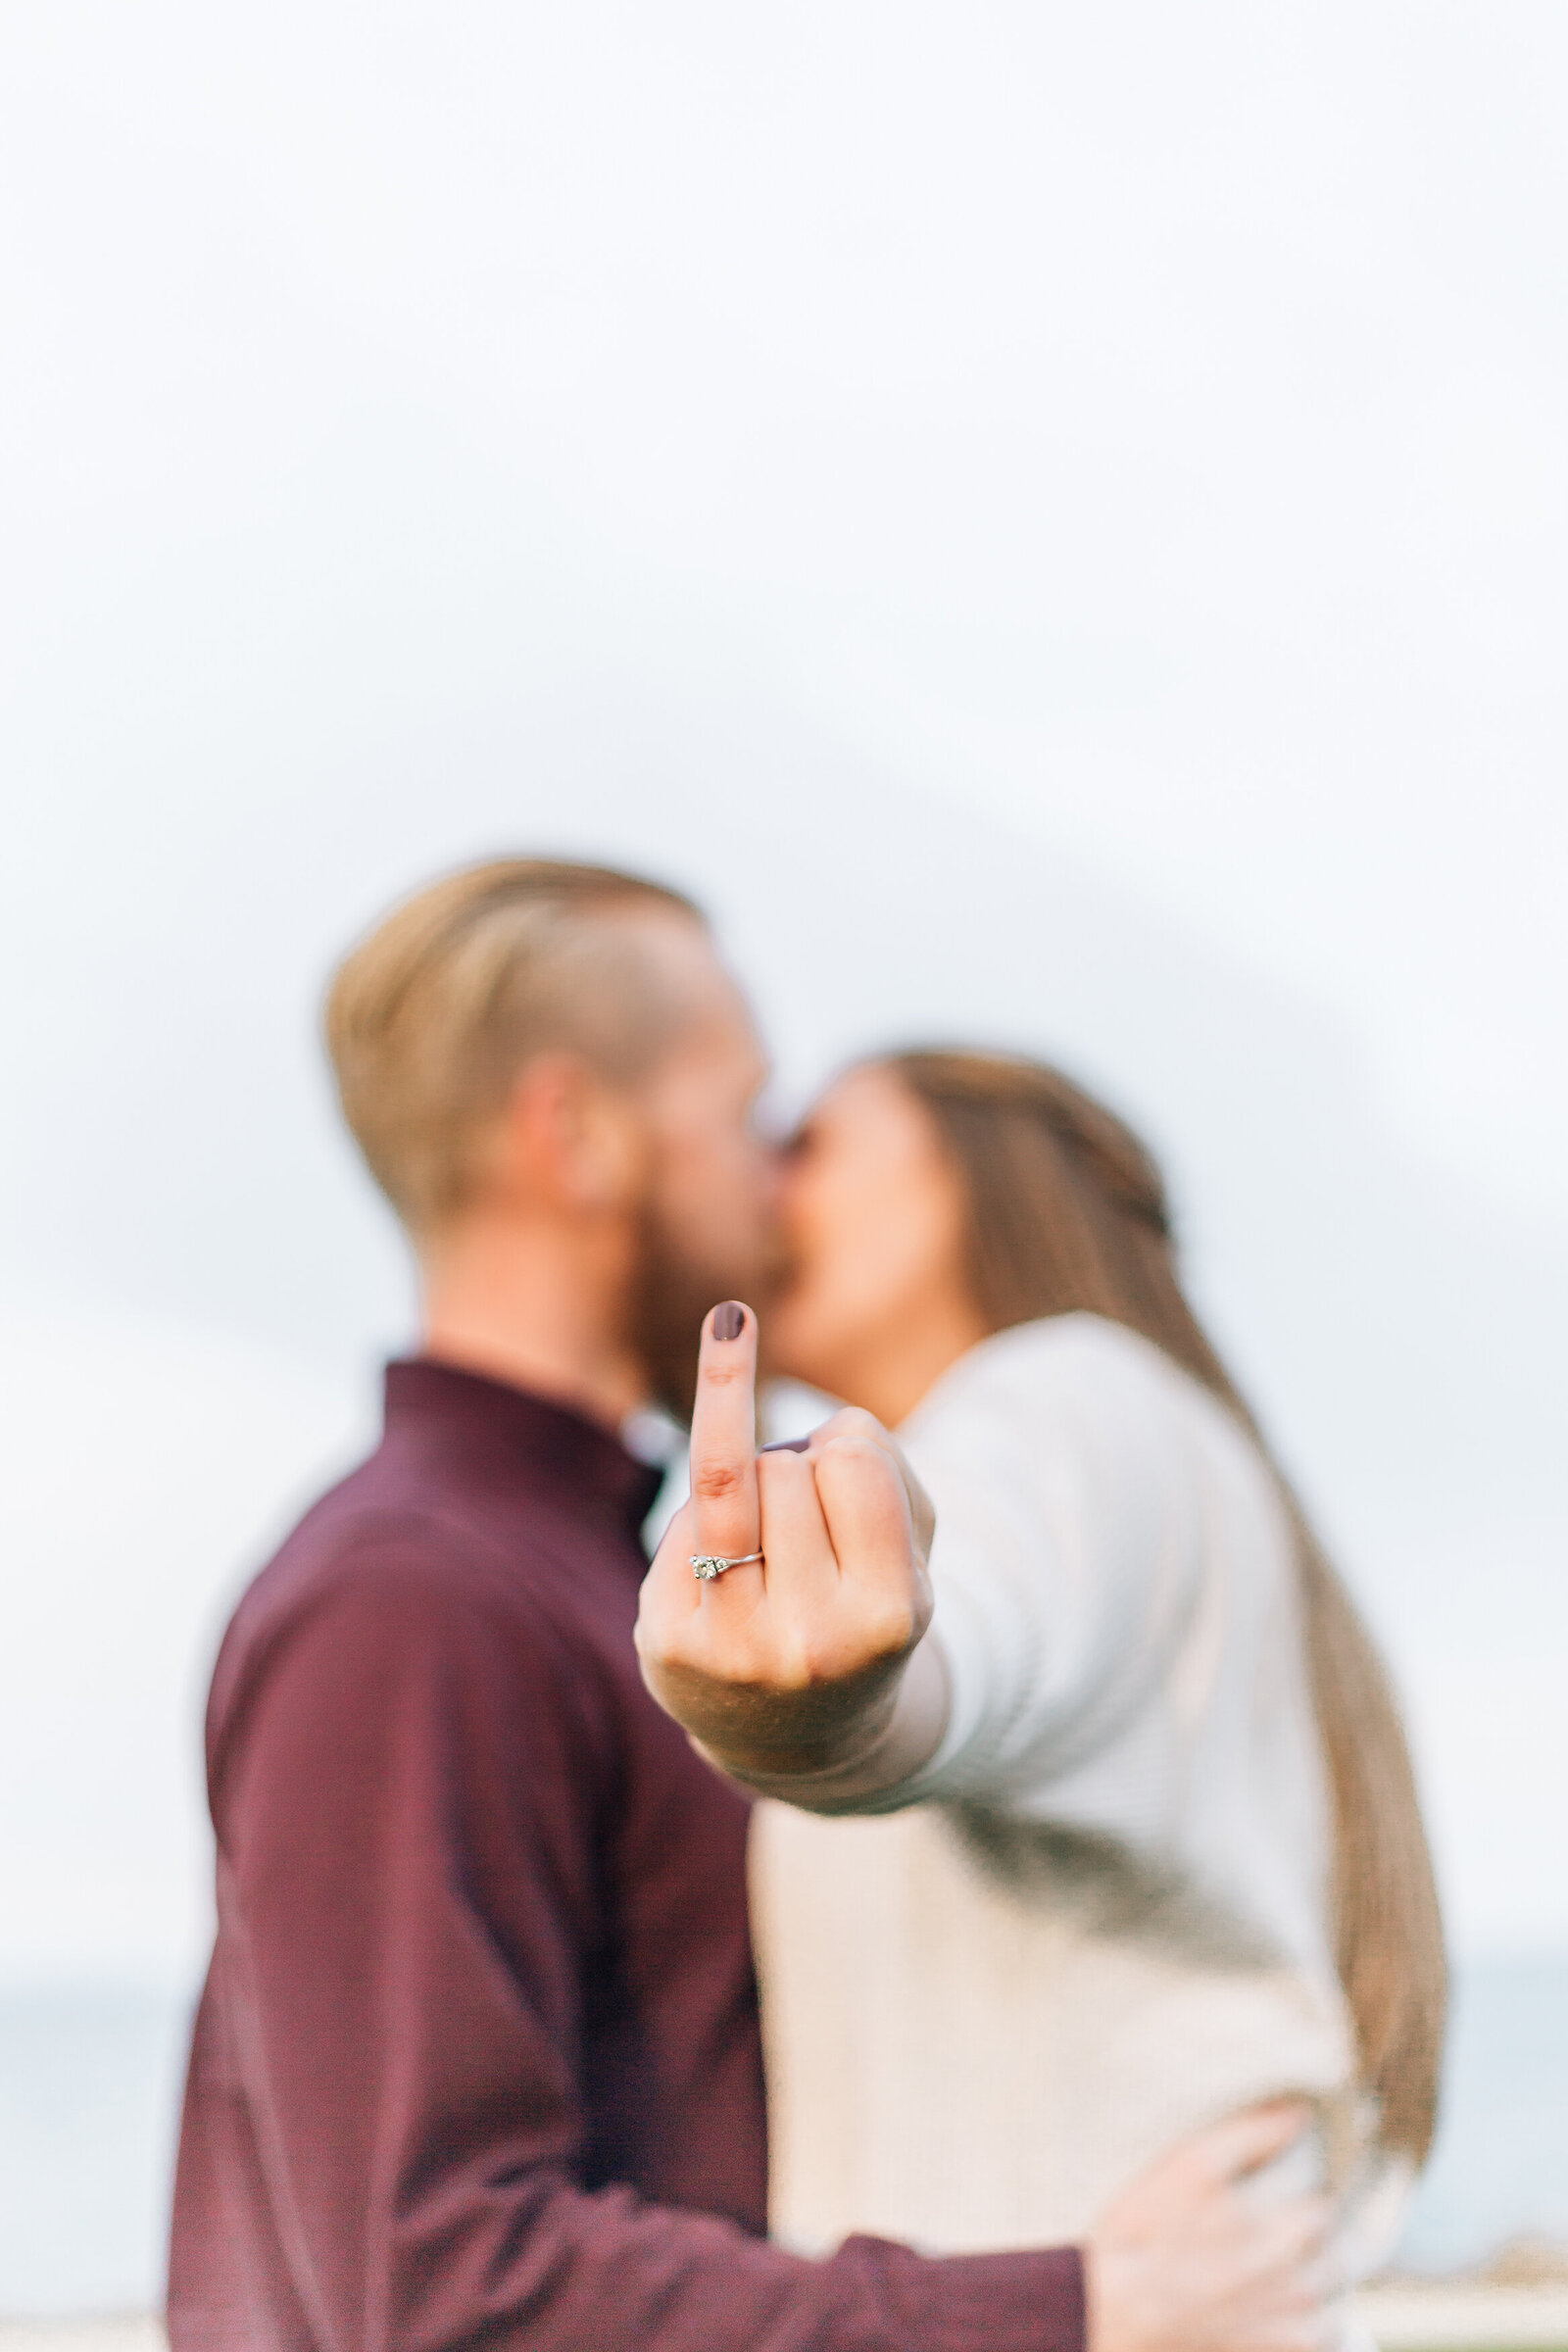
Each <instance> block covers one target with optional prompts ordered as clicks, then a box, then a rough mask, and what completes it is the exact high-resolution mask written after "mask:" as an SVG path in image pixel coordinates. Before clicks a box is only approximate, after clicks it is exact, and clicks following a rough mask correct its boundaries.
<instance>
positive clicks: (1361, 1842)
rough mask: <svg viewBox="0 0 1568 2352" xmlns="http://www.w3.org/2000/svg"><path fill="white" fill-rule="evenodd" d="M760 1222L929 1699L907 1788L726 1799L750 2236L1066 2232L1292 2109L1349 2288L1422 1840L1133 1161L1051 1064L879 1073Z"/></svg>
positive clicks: (1413, 2039)
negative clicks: (758, 2205)
mask: <svg viewBox="0 0 1568 2352" xmlns="http://www.w3.org/2000/svg"><path fill="white" fill-rule="evenodd" d="M785 1215H786V1223H787V1229H788V1233H789V1238H790V1241H791V1243H792V1245H793V1257H794V1268H795V1270H794V1274H793V1277H792V1280H791V1283H790V1286H789V1288H788V1290H787V1292H786V1295H785V1296H784V1298H783V1299H782V1300H781V1301H780V1302H779V1304H778V1306H777V1308H776V1309H775V1312H774V1314H773V1316H772V1318H771V1321H770V1338H771V1342H772V1349H773V1355H774V1362H775V1368H777V1369H779V1370H781V1371H783V1372H786V1373H788V1374H791V1375H793V1376H795V1377H796V1378H798V1379H801V1380H803V1381H806V1382H808V1383H809V1384H810V1385H811V1386H813V1387H815V1388H818V1389H821V1390H824V1391H826V1392H828V1393H830V1394H832V1395H835V1396H837V1397H842V1398H844V1399H845V1400H846V1401H848V1402H850V1403H854V1404H858V1405H862V1406H864V1407H865V1408H867V1409H868V1410H869V1411H871V1412H873V1413H874V1414H876V1415H877V1417H878V1418H879V1419H880V1420H882V1421H883V1422H885V1423H886V1424H888V1425H889V1426H890V1427H895V1428H897V1430H898V1432H899V1437H900V1442H901V1444H902V1445H903V1446H904V1447H905V1448H906V1450H907V1454H908V1456H909V1458H910V1460H911V1462H912V1464H913V1466H914V1468H915V1470H916V1472H917V1473H918V1474H919V1476H920V1477H921V1479H922V1481H923V1482H924V1484H925V1486H926V1488H927V1490H928V1492H929V1493H930V1495H931V1496H932V1499H933V1501H934V1502H935V1505H936V1509H937V1522H938V1526H937V1539H936V1545H935V1549H934V1551H933V1555H932V1576H933V1583H934V1587H935V1592H936V1613H935V1617H934V1620H933V1625H932V1631H931V1633H930V1634H929V1635H928V1636H927V1643H928V1644H934V1645H935V1648H936V1650H937V1652H938V1654H939V1657H940V1660H941V1662H942V1670H943V1674H944V1677H945V1680H946V1683H947V1687H948V1691H949V1694H950V1704H949V1713H948V1720H947V1726H946V1730H945V1731H944V1733H943V1734H942V1737H941V1740H940V1743H939V1744H938V1745H937V1747H936V1750H935V1753H934V1754H932V1755H931V1756H930V1759H929V1761H928V1762H926V1763H925V1764H924V1765H923V1766H921V1767H920V1768H919V1769H917V1770H915V1771H914V1772H912V1773H909V1772H908V1771H907V1770H906V1771H905V1772H904V1776H903V1777H902V1778H901V1779H897V1780H895V1781H893V1782H892V1783H891V1785H883V1783H882V1781H880V1780H879V1778H878V1769H877V1764H876V1759H875V1757H874V1756H873V1757H871V1758H869V1759H868V1760H867V1763H866V1765H865V1768H864V1771H863V1772H862V1773H861V1774H860V1777H859V1781H858V1783H857V1782H856V1776H855V1774H854V1773H853V1772H852V1774H851V1775H850V1778H849V1780H848V1781H847V1780H846V1779H845V1776H844V1775H843V1774H842V1773H840V1774H838V1775H837V1776H835V1777H834V1779H833V1781H832V1785H831V1786H822V1787H818V1788H816V1789H811V1790H808V1789H805V1788H804V1787H802V1788H800V1789H796V1788H790V1789H788V1791H787V1792H788V1793H789V1795H790V1797H791V1799H792V1801H791V1803H790V1804H789V1805H788V1806H785V1805H779V1804H776V1803H767V1804H763V1805H762V1806H760V1808H759V1813H758V1819H757V1825H756V1833H755V1838H754V1876H755V1887H754V1895H755V1913H756V1921H757V1937H758V1956H759V1966H760V1979H761V1985H762V1992H763V2010H764V2021H765V2028H766V2034H767V2056H768V2075H769V2098H770V2128H771V2132H772V2145H773V2154H774V2180H775V2192H774V2207H775V2212H774V2220H775V2227H776V2229H777V2230H778V2232H779V2234H781V2235H783V2236H785V2237H787V2238H789V2239H792V2240H794V2241H796V2242H800V2243H805V2244H809V2245H816V2244H822V2243H825V2242H828V2241H831V2240H835V2239H837V2238H838V2237H839V2236H841V2235H843V2234H844V2233H845V2232H846V2231H847V2230H850V2229H869V2230H873V2231H881V2232H885V2233H888V2234H893V2235H898V2236H903V2237H912V2238H914V2239H916V2240H919V2241H923V2242H925V2243H927V2244H930V2245H933V2246H937V2247H941V2248H945V2249H958V2248H969V2247H979V2246H985V2245H1000V2244H1006V2243H1020V2242H1029V2241H1034V2242H1040V2241H1054V2240H1061V2239H1065V2238H1069V2237H1072V2236H1074V2235H1076V2234H1078V2233H1079V2232H1081V2231H1082V2229H1084V2228H1085V2226H1086V2225H1087V2224H1088V2222H1089V2221H1090V2220H1091V2219H1092V2218H1093V2216H1094V2214H1095V2213H1096V2212H1097V2211H1098V2210H1099V2209H1100V2207H1101V2206H1102V2205H1103V2202H1104V2201H1105V2199H1106V2197H1107V2196H1108V2195H1109V2194H1111V2193H1112V2192H1113V2191H1114V2190H1115V2189H1116V2188H1117V2187H1118V2186H1119V2185H1121V2184H1122V2183H1123V2182H1125V2181H1126V2180H1129V2179H1130V2178H1131V2177H1132V2176H1133V2174H1134V2173H1135V2172H1137V2171H1138V2170H1139V2168H1140V2167H1141V2166H1142V2165H1143V2164H1144V2163H1145V2162H1146V2161H1148V2160H1149V2159H1150V2158H1151V2157H1152V2155H1154V2154H1155V2153H1156V2152H1157V2151H1158V2150H1159V2149H1160V2148H1161V2147H1163V2146H1165V2145H1166V2144H1168V2143H1170V2142H1172V2141H1174V2140H1175V2139H1177V2138H1178V2137H1179V2136H1181V2135H1182V2134H1183V2133H1184V2132H1185V2131H1188V2130H1189V2129H1191V2128H1193V2127H1195V2126H1197V2125H1199V2124H1201V2123H1202V2122H1206V2121H1208V2120H1211V2119H1212V2118H1214V2117H1216V2116H1218V2115H1220V2114H1223V2113H1225V2112H1227V2111H1229V2110H1230V2109H1232V2108H1238V2107H1241V2106H1243V2105H1245V2104H1248V2103H1250V2101H1252V2100H1254V2099H1257V2098H1260V2097H1266V2096H1269V2095H1271V2094H1273V2093H1275V2092H1289V2091H1302V2092H1305V2093H1307V2094H1309V2095H1310V2096H1312V2097H1313V2099H1314V2100H1315V2101H1316V2102H1317V2112H1318V2114H1319V2117H1320V2122H1321V2129H1320V2132H1319V2135H1318V2155H1317V2159H1316V2160H1317V2161H1319V2162H1320V2163H1321V2164H1322V2165H1323V2166H1324V2167H1325V2168H1326V2171H1327V2175H1328V2177H1329V2179H1330V2180H1331V2181H1332V2182H1333V2184H1334V2185H1335V2187H1336V2189H1337V2190H1338V2192H1339V2194H1340V2196H1341V2198H1342V2209H1343V2212H1344V2216H1345V2228H1344V2232H1343V2238H1342V2249H1343V2254H1344V2259H1345V2264H1346V2268H1347V2271H1348V2274H1349V2275H1351V2276H1359V2275H1364V2273H1365V2272H1366V2270H1368V2269H1369V2268H1371V2267H1373V2265H1374V2264H1375V2263H1376V2262H1377V2261H1378V2260H1380V2259H1381V2258H1382V2257H1383V2256H1384V2255H1385V2254H1386V2252H1387V2251H1388V2249H1389V2247H1390V2245H1391V2243H1392V2240H1393V2235H1394V2231H1395V2229H1396V2228H1397V2220H1398V2215H1399V2211H1400V2209H1401V2206H1402V2203H1403V2199H1404V2193H1405V2190H1406V2188H1407V2185H1408V2182H1409V2180H1411V2178H1412V2177H1413V2174H1414V2171H1415V2169H1416V2168H1417V2167H1418V2165H1419V2164H1420V2162H1421V2160H1422V2158H1423V2157H1424V2155H1425V2153H1426V2150H1427V2146H1428V2143H1429V2141H1430V2138H1431V2132H1432V2123H1433V2108H1434V2100H1435V2090H1436V2080H1437V2067H1438V2058H1439V2050H1440V2043H1441V2036H1442V2028H1443V2013H1444V2001H1445V1969H1444V1958H1443V1949H1442V1939H1441V1932H1440V1925H1439V1919H1438V1912H1437V1904H1436V1899H1435V1895H1434V1890H1433V1885H1432V1876H1431V1870H1430V1865H1429V1861H1428V1855H1427V1848H1426V1842H1425V1838H1424V1836H1423V1832H1422V1826H1421V1820H1420V1815H1419V1812H1418V1810H1417V1804H1416V1797H1415V1792H1414V1787H1413V1783H1412V1778H1411V1772H1410V1766H1409V1760H1408V1757H1407V1754H1406V1749H1405V1744H1404V1740H1403V1736H1402V1733H1401V1730H1400V1726H1399V1721H1398V1717H1397V1711H1396V1708H1395V1704H1394V1701H1393V1699H1392V1697H1391V1695H1390V1692H1389V1689H1388V1686H1387V1683H1386V1681H1385V1679H1384V1675H1383V1672H1382V1669H1381V1667H1380V1665H1379V1663H1378V1661H1377V1658H1376V1656H1375V1654H1374V1652H1373V1649H1372V1646H1371V1644H1370V1642H1369V1640H1368V1638H1367V1635H1366V1633H1365V1631H1364V1630H1363V1628H1362V1626H1361V1624H1360V1622H1359V1620H1358V1619H1357V1617H1356V1615H1355V1612H1354V1610H1353V1608H1352V1606H1351V1604H1350V1602H1349V1600H1348V1597H1347V1595H1346V1593H1345V1591H1344V1589H1343V1587H1342V1586H1341V1584H1340V1583H1339V1581H1338V1579H1337V1578H1336V1576H1335V1574H1334V1572H1333V1570H1332V1569H1331V1567H1330V1566H1329V1564H1328V1562H1327V1561H1326V1559H1325V1558H1324V1556H1323V1554H1322V1552H1321V1550H1320V1549H1319V1547H1318V1545H1317V1544H1316V1542H1315V1540H1314V1538H1313V1537H1312V1535H1311V1533H1310V1531H1309V1529H1308V1528H1307V1526H1306V1523H1305V1521H1304V1519H1303V1518H1302V1515H1301V1513H1300V1510H1299V1507H1298V1505H1297V1504H1296V1502H1295V1500H1294V1498H1293V1497H1292V1495H1291V1494H1290V1492H1289V1489H1288V1488H1287V1486H1286V1485H1285V1483H1284V1481H1283V1479H1282V1478H1281V1476H1280V1474H1279V1472H1278V1470H1277V1469H1276V1468H1275V1467H1274V1465H1273V1464H1272V1462H1271V1460H1270V1458H1269V1456H1268V1453H1267V1451H1266V1449H1265V1447H1264V1446H1263V1443H1262V1441H1261V1439H1260V1437H1259V1435H1258V1432H1257V1430H1256V1427H1255V1425H1254V1424H1253V1422H1252V1420H1251V1417H1250V1414H1249V1413H1248V1411H1247V1408H1246V1406H1245V1405H1244V1404H1243V1402H1242V1400H1241V1398H1240V1397H1238V1395H1237V1393H1236V1391H1235V1389H1234V1388H1233V1387H1232V1385H1231V1383H1230V1381H1229V1379H1228V1377H1227V1375H1226V1373H1225V1371H1224V1369H1223V1368H1222V1366H1221V1364H1220V1362H1219V1360H1218V1358H1217V1357H1216V1355H1215V1353H1214V1351H1213V1349H1212V1348H1211V1347H1210V1346H1209V1344H1208V1342H1207V1340H1206V1339H1205V1338H1204V1336H1203V1333H1202V1332H1201V1329H1200V1327H1199V1325H1198V1323H1197V1321H1196V1319H1195V1317H1194V1315H1193V1313H1192V1310H1191V1308H1190V1307H1189V1305H1188V1303H1187V1301H1186V1299H1185V1298H1184V1296H1183V1294H1182V1291H1181V1288H1180V1285H1179V1282H1178V1280H1177V1275H1176V1271H1175V1266H1174V1262H1173V1257H1172V1250H1171V1240H1170V1229H1169V1222H1168V1216H1167V1210H1166V1204H1165V1199H1164V1194H1163V1190H1162V1187H1161V1184H1160V1179H1159V1176H1158V1172H1157V1170H1156V1169H1155V1167H1154V1165H1153V1163H1152V1160H1151V1158H1150V1156H1149V1154H1148V1153H1147V1152H1145V1150H1144V1149H1143V1148H1142V1146H1141V1145H1140V1144H1139V1143H1138V1142H1137V1141H1136V1139H1135V1138H1134V1137H1133V1136H1132V1135H1131V1134H1130V1133H1129V1132H1128V1131H1127V1129H1126V1128H1125V1127H1123V1126H1122V1125H1121V1123H1120V1122H1119V1121H1118V1120H1117V1119H1115V1118H1113V1117H1112V1116H1111V1115H1110V1113H1109V1112H1107V1111H1106V1110H1104V1109H1103V1107H1102V1106H1101V1105H1100V1104H1098V1103H1095V1102H1093V1101H1092V1100H1090V1098H1089V1097H1087V1096H1086V1095H1084V1094H1083V1093H1081V1092H1080V1091H1079V1090H1078V1089H1077V1088H1076V1087H1074V1086H1072V1085H1070V1084H1069V1083H1068V1082H1067V1081H1066V1080H1065V1079H1064V1078H1062V1077H1061V1076H1059V1075H1058V1074H1057V1073H1056V1072H1054V1071H1053V1070H1051V1069H1048V1068H1045V1067H1042V1066H1040V1065H1038V1064H1035V1063H1032V1062H1027V1061H1023V1060H1018V1059H1012V1058H1006V1057H1003V1056H998V1055H992V1054H957V1053H940V1054H939V1053H917V1054H901V1055H898V1056H895V1057H893V1058H891V1059H889V1060H886V1061H882V1062H878V1063H874V1064H870V1065H867V1066H865V1067H863V1068H860V1069H858V1070H855V1071H852V1072H851V1073H850V1074H849V1075H848V1076H847V1077H845V1078H843V1079H841V1080H840V1081H839V1083H838V1084H837V1085H836V1086H835V1087H834V1088H832V1089H831V1090H830V1092H829V1093H828V1094H827V1096H826V1097H825V1098H824V1099H823V1101H822V1102H821V1103H819V1104H818V1106H817V1108H816V1109H815V1111H814V1112H813V1113H812V1115H811V1116H810V1118H809V1120H808V1122H807V1124H806V1126H805V1128H804V1129H803V1131H802V1134H801V1137H800V1139H799V1141H798V1143H797V1145H796V1147H795V1149H794V1152H793V1154H792V1161H791V1166H790V1169H789V1172H788V1176H787V1180H786V1188H785ZM775 1786H777V1784H775ZM802 1803H810V1804H812V1805H814V1806H816V1807H817V1808H818V1811H817V1812H814V1813H813V1812H806V1811H802V1810H799V1809H798V1807H799V1806H800V1805H801V1804H802ZM851 1809H853V1810H854V1812H855V1813H856V1814H857V1815H858V1816H870V1817H869V1818H864V1817H861V1818H837V1819H828V1818H822V1817H821V1816H822V1814H824V1813H828V1812H833V1811H835V1810H836V1811H838V1812H839V1813H840V1814H843V1813H845V1812H846V1811H849V1810H851Z"/></svg>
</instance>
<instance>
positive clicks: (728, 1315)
mask: <svg viewBox="0 0 1568 2352" xmlns="http://www.w3.org/2000/svg"><path fill="white" fill-rule="evenodd" d="M745 1329H746V1309H745V1307H744V1306H737V1304H736V1303H735V1300H734V1299H726V1300H725V1302H724V1304H723V1305H722V1306H715V1307H714V1309H713V1337H714V1339H715V1340H738V1339H739V1338H740V1336H741V1333H742V1332H743V1331H744V1330H745Z"/></svg>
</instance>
